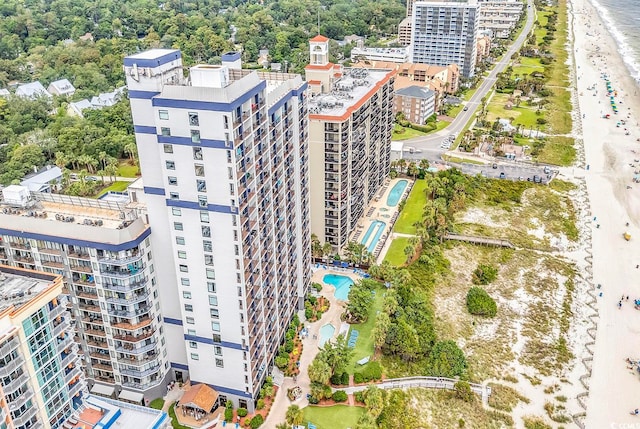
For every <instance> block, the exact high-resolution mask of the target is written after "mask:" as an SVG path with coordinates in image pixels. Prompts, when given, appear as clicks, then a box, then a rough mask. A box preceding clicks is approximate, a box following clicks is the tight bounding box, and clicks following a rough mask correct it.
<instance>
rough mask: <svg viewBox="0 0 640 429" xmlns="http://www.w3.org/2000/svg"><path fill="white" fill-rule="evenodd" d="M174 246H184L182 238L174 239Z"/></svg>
mask: <svg viewBox="0 0 640 429" xmlns="http://www.w3.org/2000/svg"><path fill="white" fill-rule="evenodd" d="M176 244H179V245H180V246H184V237H176Z"/></svg>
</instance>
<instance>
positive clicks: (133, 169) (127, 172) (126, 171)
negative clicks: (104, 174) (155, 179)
mask: <svg viewBox="0 0 640 429" xmlns="http://www.w3.org/2000/svg"><path fill="white" fill-rule="evenodd" d="M138 173H139V169H138V166H137V165H130V164H129V163H128V162H127V161H123V162H121V163H120V164H119V165H118V176H120V177H138Z"/></svg>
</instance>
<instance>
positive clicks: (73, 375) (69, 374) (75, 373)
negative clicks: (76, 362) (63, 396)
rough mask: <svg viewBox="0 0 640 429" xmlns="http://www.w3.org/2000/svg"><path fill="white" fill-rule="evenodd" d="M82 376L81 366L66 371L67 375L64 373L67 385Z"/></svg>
mask: <svg viewBox="0 0 640 429" xmlns="http://www.w3.org/2000/svg"><path fill="white" fill-rule="evenodd" d="M81 375H82V371H81V370H80V367H79V366H74V367H73V368H71V370H70V371H67V370H66V369H65V373H64V381H65V382H66V383H69V382H70V381H71V380H73V379H74V378H76V377H77V378H80V376H81Z"/></svg>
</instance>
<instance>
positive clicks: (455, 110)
mask: <svg viewBox="0 0 640 429" xmlns="http://www.w3.org/2000/svg"><path fill="white" fill-rule="evenodd" d="M463 107H464V106H463V105H462V104H458V105H457V106H453V107H452V108H451V109H449V111H448V112H447V116H449V117H450V118H455V117H456V116H458V113H460V112H461V111H462V108H463Z"/></svg>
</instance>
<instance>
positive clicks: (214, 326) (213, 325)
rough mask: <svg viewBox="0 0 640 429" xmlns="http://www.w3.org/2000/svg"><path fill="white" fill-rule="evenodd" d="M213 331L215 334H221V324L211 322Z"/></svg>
mask: <svg viewBox="0 0 640 429" xmlns="http://www.w3.org/2000/svg"><path fill="white" fill-rule="evenodd" d="M211 330H212V331H213V332H220V322H211Z"/></svg>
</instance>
